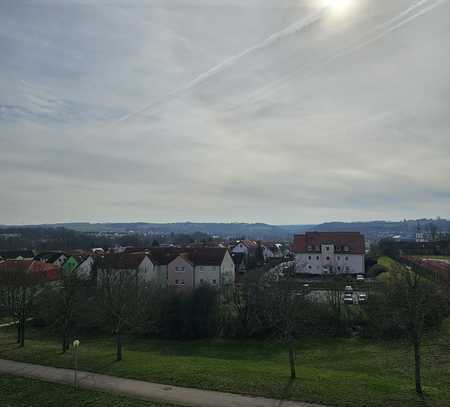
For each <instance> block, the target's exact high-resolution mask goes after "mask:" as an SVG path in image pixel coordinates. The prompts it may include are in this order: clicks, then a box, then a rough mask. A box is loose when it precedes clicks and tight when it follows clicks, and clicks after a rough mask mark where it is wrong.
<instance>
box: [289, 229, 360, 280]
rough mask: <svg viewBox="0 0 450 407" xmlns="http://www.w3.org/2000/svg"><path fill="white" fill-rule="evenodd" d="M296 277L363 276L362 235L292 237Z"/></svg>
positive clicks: (310, 233) (311, 233) (323, 233)
mask: <svg viewBox="0 0 450 407" xmlns="http://www.w3.org/2000/svg"><path fill="white" fill-rule="evenodd" d="M293 249H294V252H295V270H296V273H298V274H317V275H324V274H325V275H326V274H364V272H365V269H364V254H365V243H364V236H363V235H361V234H360V233H359V232H306V233H305V234H304V235H295V236H294V246H293Z"/></svg>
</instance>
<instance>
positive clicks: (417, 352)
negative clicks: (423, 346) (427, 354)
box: [414, 335, 423, 396]
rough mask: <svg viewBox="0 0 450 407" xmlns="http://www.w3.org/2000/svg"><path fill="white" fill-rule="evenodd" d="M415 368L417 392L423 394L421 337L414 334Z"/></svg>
mask: <svg viewBox="0 0 450 407" xmlns="http://www.w3.org/2000/svg"><path fill="white" fill-rule="evenodd" d="M414 370H415V379H416V393H417V394H419V395H420V396H422V395H423V390H422V375H421V355H420V338H419V335H415V336H414Z"/></svg>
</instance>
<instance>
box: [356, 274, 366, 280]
mask: <svg viewBox="0 0 450 407" xmlns="http://www.w3.org/2000/svg"><path fill="white" fill-rule="evenodd" d="M356 281H364V276H363V275H362V274H358V275H357V276H356Z"/></svg>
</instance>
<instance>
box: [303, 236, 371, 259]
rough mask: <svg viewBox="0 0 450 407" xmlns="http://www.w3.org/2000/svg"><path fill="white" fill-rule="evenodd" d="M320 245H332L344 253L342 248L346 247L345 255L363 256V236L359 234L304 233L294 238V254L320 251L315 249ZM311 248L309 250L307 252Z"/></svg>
mask: <svg viewBox="0 0 450 407" xmlns="http://www.w3.org/2000/svg"><path fill="white" fill-rule="evenodd" d="M322 244H334V246H335V249H338V250H340V251H342V252H344V248H345V247H348V251H346V253H349V254H364V253H365V245H364V236H363V235H362V234H361V233H359V232H306V233H305V234H304V235H295V236H294V252H296V253H306V252H313V253H314V252H317V251H321V248H320V249H319V250H317V249H316V247H317V246H319V247H320V245H322ZM308 247H311V250H308Z"/></svg>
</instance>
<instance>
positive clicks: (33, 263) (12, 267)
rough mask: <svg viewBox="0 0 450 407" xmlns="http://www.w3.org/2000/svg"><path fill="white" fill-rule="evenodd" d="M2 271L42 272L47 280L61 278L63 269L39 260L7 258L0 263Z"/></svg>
mask: <svg viewBox="0 0 450 407" xmlns="http://www.w3.org/2000/svg"><path fill="white" fill-rule="evenodd" d="M0 271H9V272H18V273H25V272H29V273H34V274H36V275H38V274H40V275H41V276H42V277H44V278H45V279H46V280H47V281H55V280H59V278H60V277H61V269H60V268H59V267H58V266H55V265H53V264H49V263H45V262H42V261H39V260H6V261H3V262H1V263H0Z"/></svg>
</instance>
